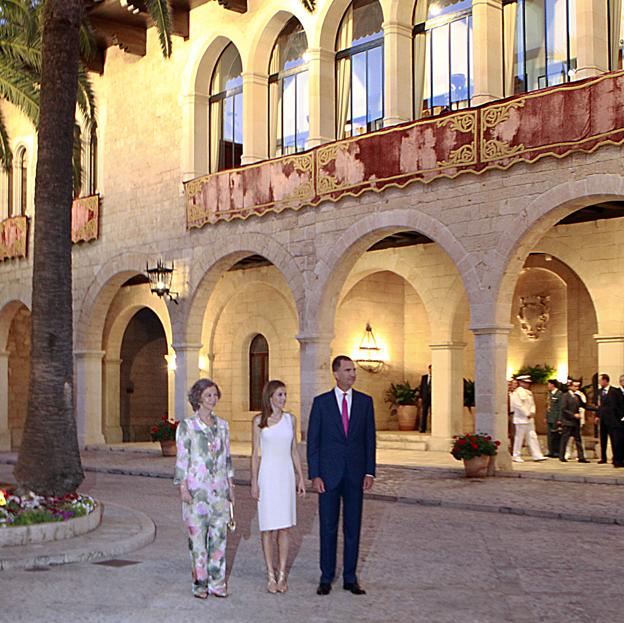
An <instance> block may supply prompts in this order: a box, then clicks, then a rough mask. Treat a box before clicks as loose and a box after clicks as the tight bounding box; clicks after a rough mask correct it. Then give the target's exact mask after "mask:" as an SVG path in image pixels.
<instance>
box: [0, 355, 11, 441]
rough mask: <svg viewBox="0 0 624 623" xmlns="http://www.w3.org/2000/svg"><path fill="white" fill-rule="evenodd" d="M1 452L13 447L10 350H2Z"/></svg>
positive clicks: (0, 357)
mask: <svg viewBox="0 0 624 623" xmlns="http://www.w3.org/2000/svg"><path fill="white" fill-rule="evenodd" d="M0 396H4V398H1V399H0V452H8V451H9V450H10V449H11V431H10V429H9V351H8V350H0Z"/></svg>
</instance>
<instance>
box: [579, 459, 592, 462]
mask: <svg viewBox="0 0 624 623" xmlns="http://www.w3.org/2000/svg"><path fill="white" fill-rule="evenodd" d="M578 462H579V463H591V461H588V460H587V459H579V460H578Z"/></svg>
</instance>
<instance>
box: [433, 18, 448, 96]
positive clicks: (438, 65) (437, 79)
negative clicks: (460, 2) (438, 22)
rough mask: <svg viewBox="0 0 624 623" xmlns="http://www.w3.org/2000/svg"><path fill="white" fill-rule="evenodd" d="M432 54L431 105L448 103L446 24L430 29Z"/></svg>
mask: <svg viewBox="0 0 624 623" xmlns="http://www.w3.org/2000/svg"><path fill="white" fill-rule="evenodd" d="M431 54H432V56H433V75H432V79H431V83H432V86H433V106H434V107H435V106H448V104H449V78H450V76H449V27H448V24H447V25H445V26H440V27H438V28H434V29H433V30H432V31H431Z"/></svg>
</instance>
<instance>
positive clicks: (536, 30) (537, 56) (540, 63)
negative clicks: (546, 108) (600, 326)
mask: <svg viewBox="0 0 624 623" xmlns="http://www.w3.org/2000/svg"><path fill="white" fill-rule="evenodd" d="M524 9H525V10H524V35H525V40H526V48H525V57H526V72H527V90H528V91H534V90H535V89H541V88H543V87H545V86H546V46H545V44H544V28H545V26H544V0H524Z"/></svg>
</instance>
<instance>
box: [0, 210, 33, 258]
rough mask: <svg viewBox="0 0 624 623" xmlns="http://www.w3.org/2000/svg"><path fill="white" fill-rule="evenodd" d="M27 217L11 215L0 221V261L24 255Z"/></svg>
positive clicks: (26, 239) (26, 237)
mask: <svg viewBox="0 0 624 623" xmlns="http://www.w3.org/2000/svg"><path fill="white" fill-rule="evenodd" d="M27 249H28V218H27V217H25V216H13V217H11V218H7V219H5V220H4V221H2V222H0V261H2V262H3V261H4V260H10V259H12V258H17V257H26V251H27Z"/></svg>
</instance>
